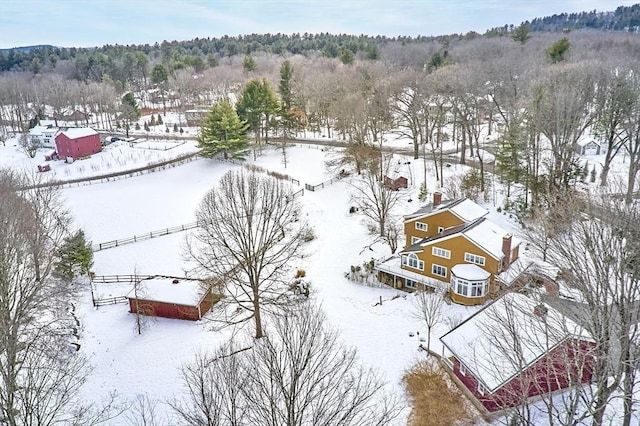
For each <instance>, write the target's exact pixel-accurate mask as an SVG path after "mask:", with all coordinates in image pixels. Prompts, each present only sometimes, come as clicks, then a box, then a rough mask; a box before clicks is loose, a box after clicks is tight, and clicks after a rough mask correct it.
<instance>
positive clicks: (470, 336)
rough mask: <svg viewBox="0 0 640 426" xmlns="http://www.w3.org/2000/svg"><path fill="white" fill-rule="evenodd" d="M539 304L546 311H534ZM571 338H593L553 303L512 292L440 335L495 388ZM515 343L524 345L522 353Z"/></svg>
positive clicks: (468, 365) (456, 353) (454, 351)
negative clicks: (548, 303) (538, 300)
mask: <svg viewBox="0 0 640 426" xmlns="http://www.w3.org/2000/svg"><path fill="white" fill-rule="evenodd" d="M536 308H538V309H541V311H543V312H545V313H543V314H542V315H538V314H536V313H534V310H536ZM567 338H576V339H580V340H587V341H592V339H591V337H590V335H589V334H588V333H587V332H586V331H585V330H583V329H582V328H581V327H580V326H578V325H577V324H576V323H575V322H573V321H571V320H570V319H569V318H566V317H565V316H564V315H562V314H561V313H560V312H558V311H556V310H555V309H553V308H552V307H551V306H549V305H546V304H541V303H540V302H537V301H535V300H533V299H531V298H529V297H527V296H525V295H523V294H520V293H507V294H505V295H504V296H502V297H501V298H500V299H498V300H496V301H495V302H493V303H492V304H490V305H489V306H487V307H486V308H484V309H482V310H480V311H478V312H477V313H476V314H475V315H473V316H472V317H470V318H468V319H467V320H466V321H465V322H463V323H462V324H460V325H459V326H458V327H456V328H454V329H453V330H451V331H450V332H449V333H447V334H445V335H444V336H442V337H441V338H440V340H441V341H442V343H443V344H444V345H445V346H446V347H447V349H448V350H449V351H451V353H453V355H454V356H455V357H456V358H457V359H458V360H459V361H460V362H461V363H462V364H463V365H464V366H465V368H467V370H470V371H471V372H472V374H473V375H474V376H475V377H476V378H477V379H479V380H480V381H481V382H482V383H483V384H484V385H485V386H486V387H487V389H489V390H490V391H491V392H494V391H495V390H496V389H498V388H499V387H500V386H502V385H503V384H505V383H507V382H508V381H509V380H510V379H511V378H513V377H514V376H516V375H517V374H519V373H521V372H522V371H523V370H525V369H526V368H527V367H528V366H530V365H531V364H533V363H534V362H535V361H537V360H538V359H540V358H541V357H542V356H544V355H545V354H546V353H547V352H549V351H550V350H551V349H553V348H554V347H556V346H557V345H558V344H560V343H561V342H563V341H565V340H566V339H567ZM515 347H520V348H521V350H520V351H519V352H520V353H518V352H516V349H514V348H515Z"/></svg>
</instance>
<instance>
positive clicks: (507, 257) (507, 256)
mask: <svg viewBox="0 0 640 426" xmlns="http://www.w3.org/2000/svg"><path fill="white" fill-rule="evenodd" d="M502 254H504V258H503V259H502V270H503V271H506V270H507V269H508V268H509V265H510V264H511V234H507V235H505V236H504V237H502Z"/></svg>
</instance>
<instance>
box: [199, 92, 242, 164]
mask: <svg viewBox="0 0 640 426" xmlns="http://www.w3.org/2000/svg"><path fill="white" fill-rule="evenodd" d="M248 127H249V126H248V125H247V123H246V122H243V121H241V120H240V118H239V117H238V114H237V113H236V111H235V110H234V109H233V106H232V105H231V103H230V102H229V101H228V100H226V99H225V100H223V101H220V102H218V103H216V104H215V105H214V106H213V107H212V108H211V110H210V111H209V112H208V113H207V115H206V117H205V119H204V121H203V123H202V126H201V127H200V137H199V138H198V147H199V148H201V149H202V152H201V153H202V156H203V157H207V158H213V157H215V156H217V155H219V154H222V155H223V156H224V158H225V159H228V158H233V159H244V157H245V156H246V151H247V148H248V144H247V136H246V133H247V128H248Z"/></svg>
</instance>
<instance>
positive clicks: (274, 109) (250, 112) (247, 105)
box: [236, 79, 280, 143]
mask: <svg viewBox="0 0 640 426" xmlns="http://www.w3.org/2000/svg"><path fill="white" fill-rule="evenodd" d="M236 110H237V112H238V116H239V117H240V119H241V120H243V121H246V122H247V123H248V124H249V128H250V129H251V130H252V131H253V132H254V134H255V136H256V141H258V142H260V140H261V135H262V134H263V133H264V137H265V143H266V142H267V141H268V132H269V121H270V120H271V117H273V116H274V115H275V114H277V113H278V111H279V110H280V103H279V102H278V97H277V96H276V93H275V91H274V90H273V87H272V86H271V83H269V82H268V81H267V79H262V80H258V79H254V80H251V81H249V82H248V83H247V84H245V85H244V87H243V88H242V90H241V92H240V97H239V99H238V102H237V103H236Z"/></svg>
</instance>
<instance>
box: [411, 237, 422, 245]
mask: <svg viewBox="0 0 640 426" xmlns="http://www.w3.org/2000/svg"><path fill="white" fill-rule="evenodd" d="M421 239H422V238H420V237H411V244H412V245H413V244H416V243H417V242H418V241H420V240H421Z"/></svg>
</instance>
